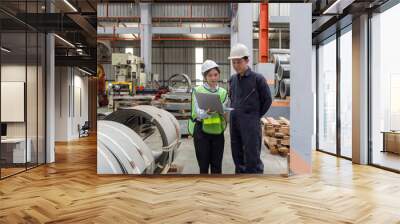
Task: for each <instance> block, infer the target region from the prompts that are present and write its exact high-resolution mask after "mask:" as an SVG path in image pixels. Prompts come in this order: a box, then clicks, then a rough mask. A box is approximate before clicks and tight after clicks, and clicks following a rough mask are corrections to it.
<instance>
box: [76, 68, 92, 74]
mask: <svg viewBox="0 0 400 224" xmlns="http://www.w3.org/2000/svg"><path fill="white" fill-rule="evenodd" d="M78 70H79V71H81V72H83V73H85V74H87V75H93V74H92V73H90V72H88V71H85V70H83V69H81V68H78Z"/></svg>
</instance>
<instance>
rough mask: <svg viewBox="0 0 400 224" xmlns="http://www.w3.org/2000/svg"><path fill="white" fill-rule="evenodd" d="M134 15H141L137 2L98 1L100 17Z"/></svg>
mask: <svg viewBox="0 0 400 224" xmlns="http://www.w3.org/2000/svg"><path fill="white" fill-rule="evenodd" d="M107 13H108V16H109V17H132V16H140V9H139V5H138V4H135V3H112V4H106V3H98V4H97V16H99V17H105V16H107Z"/></svg>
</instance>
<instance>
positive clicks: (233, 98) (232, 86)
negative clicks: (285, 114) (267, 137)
mask: <svg viewBox="0 0 400 224" xmlns="http://www.w3.org/2000/svg"><path fill="white" fill-rule="evenodd" d="M249 57H250V54H249V50H248V48H247V47H246V46H245V45H243V44H240V43H239V44H236V45H235V46H234V47H233V48H232V49H231V53H230V56H229V58H228V59H229V60H231V62H232V66H233V68H234V69H235V71H236V74H234V75H233V76H232V77H231V78H230V80H229V99H230V102H231V107H232V108H233V110H232V112H231V114H230V126H229V127H230V134H231V148H232V157H233V161H234V163H235V172H236V173H263V172H264V164H263V163H262V161H261V159H260V153H261V127H260V118H261V117H262V116H264V114H265V113H267V111H268V109H269V108H270V106H271V103H272V98H271V92H270V90H269V87H268V85H267V83H266V81H265V78H264V77H263V76H262V75H261V74H258V73H255V72H253V71H252V70H251V69H250V67H249V65H248V63H249Z"/></svg>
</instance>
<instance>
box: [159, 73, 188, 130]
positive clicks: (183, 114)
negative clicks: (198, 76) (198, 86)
mask: <svg viewBox="0 0 400 224" xmlns="http://www.w3.org/2000/svg"><path fill="white" fill-rule="evenodd" d="M168 88H169V90H170V92H169V93H167V94H164V95H162V97H161V98H162V99H163V103H162V108H164V109H165V110H167V111H169V112H170V113H172V114H173V115H174V116H175V118H176V119H177V120H178V122H179V124H180V131H181V133H182V135H188V134H189V131H188V127H187V124H188V119H190V116H191V109H192V106H191V92H192V82H191V80H190V78H189V76H188V75H186V74H183V73H181V74H174V75H172V76H171V77H170V78H169V79H168Z"/></svg>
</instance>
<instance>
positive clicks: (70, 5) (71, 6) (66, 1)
mask: <svg viewBox="0 0 400 224" xmlns="http://www.w3.org/2000/svg"><path fill="white" fill-rule="evenodd" d="M64 2H65V4H67V5H68V6H69V7H70V8H71V9H72V10H74V12H78V10H77V9H76V8H75V7H74V6H73V5H72V4H71V3H70V2H69V1H68V0H64Z"/></svg>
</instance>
